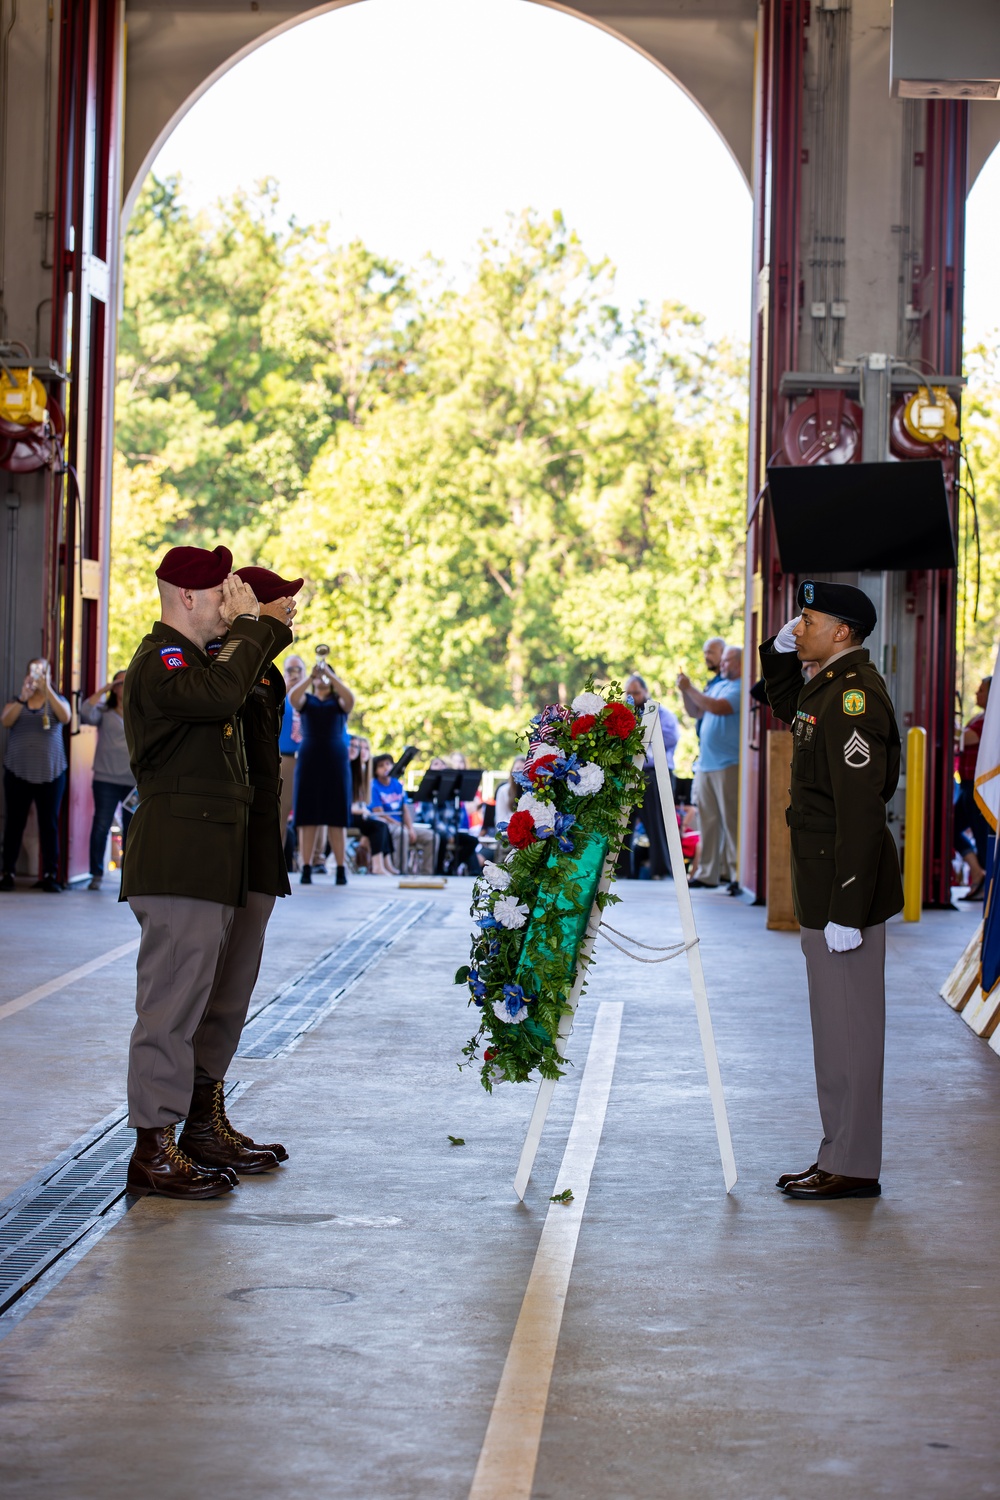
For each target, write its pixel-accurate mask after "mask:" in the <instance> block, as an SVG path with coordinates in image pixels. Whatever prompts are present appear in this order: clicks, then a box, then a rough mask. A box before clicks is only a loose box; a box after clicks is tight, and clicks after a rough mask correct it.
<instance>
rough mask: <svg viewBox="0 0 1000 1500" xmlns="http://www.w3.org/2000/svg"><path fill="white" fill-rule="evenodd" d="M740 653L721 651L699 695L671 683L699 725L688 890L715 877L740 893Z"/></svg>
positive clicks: (687, 682)
mask: <svg viewBox="0 0 1000 1500" xmlns="http://www.w3.org/2000/svg"><path fill="white" fill-rule="evenodd" d="M742 664H743V653H742V651H741V650H740V648H739V646H727V647H726V649H725V651H724V652H723V654H722V661H721V662H720V664H719V670H720V673H721V676H720V678H719V680H718V682H714V683H712V684H710V686H709V687H708V688H707V689H706V690H705V692H703V693H700V692H699V691H698V689H697V688H696V687H694V686H693V684H692V682H691V679H690V678H689V677H687V676H685V674H684V673H683V672H682V673H681V675H680V676H679V677H678V679H677V686H678V687H679V688H680V692H681V697H682V699H683V700H684V707H685V708H686V709H687V711H688V713H689V714H691V715H692V716H693V717H694V718H697V719H698V720H699V721H700V728H699V735H700V738H699V747H698V761H697V765H696V766H695V779H694V793H693V795H694V800H695V802H696V804H697V807H698V829H699V834H700V839H699V843H698V866H697V868H696V870H695V872H694V874H693V875H692V877H691V879H690V881H689V882H688V884H689V885H691V886H694V887H697V888H699V889H700V888H702V887H706V888H710V887H714V886H717V885H718V884H719V879H720V876H721V878H722V879H724V880H728V882H729V894H730V895H731V896H738V895H739V893H740V886H739V881H738V878H737V865H736V829H737V822H738V817H739V800H740V702H741V698H742V684H741V681H740V677H741V673H742V670H743V665H742Z"/></svg>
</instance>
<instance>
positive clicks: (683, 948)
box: [600, 922, 701, 954]
mask: <svg viewBox="0 0 1000 1500" xmlns="http://www.w3.org/2000/svg"><path fill="white" fill-rule="evenodd" d="M600 926H601V927H605V928H607V930H608V932H613V933H614V935H615V937H620V938H624V939H625V941H626V943H631V944H632V946H633V947H634V948H645V949H646V950H647V951H648V952H649V953H670V954H676V953H686V952H687V950H688V949H689V948H693V947H694V945H695V943H700V942H701V938H699V937H696V938H693V939H692V941H691V942H690V943H667V945H666V946H665V947H663V948H658V947H657V946H656V944H655V943H643V942H640V941H639V939H638V938H637V937H633V936H632V934H631V933H629V932H619V931H618V928H617V927H612V925H611V923H610V922H601V923H600Z"/></svg>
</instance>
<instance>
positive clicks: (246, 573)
mask: <svg viewBox="0 0 1000 1500" xmlns="http://www.w3.org/2000/svg"><path fill="white" fill-rule="evenodd" d="M236 576H237V578H242V579H243V582H244V583H248V584H249V585H250V587H251V588H252V589H253V591H254V593H255V594H256V595H257V600H258V603H260V604H273V603H274V601H275V599H288V598H290V597H291V595H292V594H297V593H298V591H299V589H300V588H301V587H302V583H303V580H302V579H301V578H282V577H281V575H280V573H272V572H271V569H270V568H237V569H236Z"/></svg>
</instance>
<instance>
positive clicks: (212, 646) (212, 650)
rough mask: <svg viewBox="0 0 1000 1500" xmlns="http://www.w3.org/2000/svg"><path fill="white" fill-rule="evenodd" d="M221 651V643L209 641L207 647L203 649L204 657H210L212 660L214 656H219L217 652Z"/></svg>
mask: <svg viewBox="0 0 1000 1500" xmlns="http://www.w3.org/2000/svg"><path fill="white" fill-rule="evenodd" d="M221 650H222V642H221V641H209V643H208V645H207V646H206V647H205V655H206V656H210V657H212V658H213V659H214V658H215V657H216V656H218V654H219V652H220V651H221Z"/></svg>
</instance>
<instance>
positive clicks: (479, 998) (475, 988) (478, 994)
mask: <svg viewBox="0 0 1000 1500" xmlns="http://www.w3.org/2000/svg"><path fill="white" fill-rule="evenodd" d="M469 989H470V990H471V991H472V998H473V1000H474V1001H475V1002H476V1004H477V1005H479V1006H482V1003H483V1001H484V1000H485V999H486V986H485V984H484V983H483V981H482V980H481V979H480V977H479V974H478V972H477V971H476V970H475V969H472V970H471V971H470V973H469Z"/></svg>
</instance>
